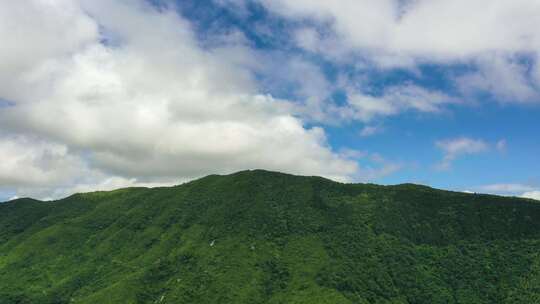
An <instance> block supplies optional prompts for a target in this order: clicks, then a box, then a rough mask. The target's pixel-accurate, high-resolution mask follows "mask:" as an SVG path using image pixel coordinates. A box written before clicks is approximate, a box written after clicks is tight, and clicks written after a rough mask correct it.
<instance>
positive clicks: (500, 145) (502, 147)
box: [495, 139, 508, 152]
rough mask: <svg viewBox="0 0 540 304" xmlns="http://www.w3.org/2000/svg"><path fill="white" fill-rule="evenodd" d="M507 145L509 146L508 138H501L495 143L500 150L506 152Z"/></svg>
mask: <svg viewBox="0 0 540 304" xmlns="http://www.w3.org/2000/svg"><path fill="white" fill-rule="evenodd" d="M507 146H508V143H507V142H506V139H501V140H499V141H498V142H497V143H496V144H495V147H496V148H497V150H498V151H499V152H505V151H506V149H507Z"/></svg>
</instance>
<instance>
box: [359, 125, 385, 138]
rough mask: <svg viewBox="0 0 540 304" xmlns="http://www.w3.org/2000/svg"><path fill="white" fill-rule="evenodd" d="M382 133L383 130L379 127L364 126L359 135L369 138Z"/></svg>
mask: <svg viewBox="0 0 540 304" xmlns="http://www.w3.org/2000/svg"><path fill="white" fill-rule="evenodd" d="M382 131H383V129H382V127H380V126H364V127H363V128H362V130H360V133H359V134H360V136H362V137H369V136H373V135H375V134H378V133H381V132H382Z"/></svg>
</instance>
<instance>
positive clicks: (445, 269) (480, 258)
mask: <svg viewBox="0 0 540 304" xmlns="http://www.w3.org/2000/svg"><path fill="white" fill-rule="evenodd" d="M539 254H540V204H539V203H538V202H536V201H532V200H525V199H518V198H504V197H497V196H489V195H473V194H464V193H455V192H448V191H441V190H435V189H431V188H429V187H424V186H417V185H410V184H405V185H398V186H377V185H371V184H340V183H336V182H332V181H329V180H326V179H323V178H319V177H300V176H293V175H287V174H281V173H274V172H268V171H262V170H255V171H244V172H239V173H236V174H232V175H228V176H217V175H212V176H208V177H205V178H202V179H199V180H196V181H193V182H190V183H187V184H184V185H181V186H176V187H170V188H154V189H146V188H129V189H121V190H116V191H111V192H95V193H87V194H76V195H73V196H71V197H68V198H66V199H63V200H59V201H55V202H39V201H35V200H30V199H20V200H16V201H12V202H9V203H4V204H0V303H2V304H3V303H540V256H539Z"/></svg>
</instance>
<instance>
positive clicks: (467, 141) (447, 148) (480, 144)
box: [435, 137, 489, 170]
mask: <svg viewBox="0 0 540 304" xmlns="http://www.w3.org/2000/svg"><path fill="white" fill-rule="evenodd" d="M435 145H436V146H437V148H439V149H441V150H442V151H443V152H444V157H443V160H442V161H441V162H440V163H439V164H438V165H437V168H438V169H440V170H447V169H449V168H450V167H451V166H452V162H453V161H454V160H456V159H457V158H459V157H461V156H465V155H472V154H478V153H482V152H485V151H487V150H488V149H489V144H488V143H486V142H485V141H483V140H481V139H472V138H467V137H459V138H452V139H445V140H440V141H437V142H436V143H435Z"/></svg>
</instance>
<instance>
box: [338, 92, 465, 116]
mask: <svg viewBox="0 0 540 304" xmlns="http://www.w3.org/2000/svg"><path fill="white" fill-rule="evenodd" d="M348 101H349V105H350V108H349V109H348V110H349V112H347V113H346V115H347V116H349V117H352V118H353V119H357V120H361V121H370V120H372V119H374V118H377V117H384V116H391V115H396V114H398V113H401V112H403V111H407V110H415V111H418V112H425V113H437V112H440V111H442V107H441V106H442V105H444V104H449V103H456V102H458V101H457V100H456V99H455V98H453V97H450V96H448V95H446V94H444V93H442V92H437V91H431V90H427V89H424V88H422V87H419V86H416V85H410V84H407V85H399V86H392V87H388V88H386V89H385V90H384V92H383V94H382V95H380V96H375V95H369V94H366V93H364V92H362V91H358V90H354V89H349V93H348Z"/></svg>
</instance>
